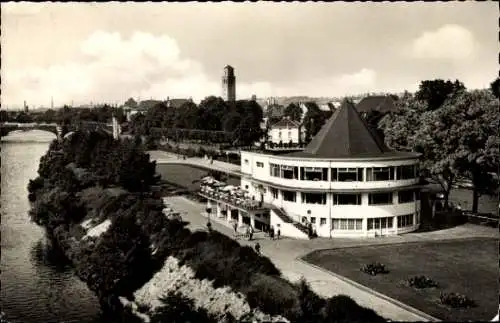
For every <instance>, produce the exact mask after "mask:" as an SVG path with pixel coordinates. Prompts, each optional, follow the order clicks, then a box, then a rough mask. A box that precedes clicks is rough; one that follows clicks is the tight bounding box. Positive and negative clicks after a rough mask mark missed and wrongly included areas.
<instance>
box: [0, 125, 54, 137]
mask: <svg viewBox="0 0 500 323" xmlns="http://www.w3.org/2000/svg"><path fill="white" fill-rule="evenodd" d="M16 130H17V131H19V130H20V131H30V130H42V131H47V132H51V133H53V134H54V135H56V136H57V137H59V136H60V133H61V127H60V126H59V125H57V124H38V123H37V124H32V123H25V124H23V123H3V124H2V125H1V126H0V135H1V136H2V137H4V136H7V135H8V134H9V133H10V132H12V131H16Z"/></svg>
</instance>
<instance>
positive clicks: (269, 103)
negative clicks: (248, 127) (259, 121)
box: [263, 98, 285, 118]
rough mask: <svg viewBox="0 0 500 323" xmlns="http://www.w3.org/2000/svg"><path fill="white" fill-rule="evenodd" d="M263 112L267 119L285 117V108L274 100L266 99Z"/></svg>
mask: <svg viewBox="0 0 500 323" xmlns="http://www.w3.org/2000/svg"><path fill="white" fill-rule="evenodd" d="M263 111H264V114H265V116H266V117H267V118H282V117H283V116H284V115H285V106H284V105H281V104H278V101H277V100H276V98H268V99H267V100H266V104H265V105H264V109H263Z"/></svg>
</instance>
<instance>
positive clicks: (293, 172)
mask: <svg viewBox="0 0 500 323" xmlns="http://www.w3.org/2000/svg"><path fill="white" fill-rule="evenodd" d="M280 177H281V178H286V179H299V168H298V167H297V166H287V165H281V176H280Z"/></svg>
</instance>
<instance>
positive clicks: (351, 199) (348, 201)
mask: <svg viewBox="0 0 500 323" xmlns="http://www.w3.org/2000/svg"><path fill="white" fill-rule="evenodd" d="M333 205H361V194H333Z"/></svg>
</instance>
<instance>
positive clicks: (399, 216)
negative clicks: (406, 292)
mask: <svg viewBox="0 0 500 323" xmlns="http://www.w3.org/2000/svg"><path fill="white" fill-rule="evenodd" d="M419 157H420V155H419V154H416V153H406V152H394V151H391V150H390V149H388V148H387V146H385V144H384V143H383V141H382V140H381V139H380V138H379V137H378V136H377V135H376V134H375V133H373V132H372V131H371V130H370V129H369V127H368V126H367V125H366V124H365V122H364V121H363V120H362V118H361V117H360V115H359V113H358V112H357V111H356V109H355V107H354V106H353V105H352V104H351V103H349V102H347V101H346V102H344V103H343V104H342V106H341V107H340V108H339V109H338V110H337V111H336V112H335V113H334V114H333V115H332V117H331V118H330V119H329V120H328V121H327V122H326V123H325V125H324V126H323V128H322V129H321V130H320V131H319V133H318V134H317V135H316V136H315V137H314V138H313V140H312V141H311V142H310V143H309V145H308V146H307V147H306V149H305V150H304V151H301V152H295V153H291V154H286V155H271V154H262V153H254V152H244V151H242V152H241V173H242V179H241V187H242V188H244V189H245V190H247V191H248V192H249V195H250V196H253V197H254V198H255V199H257V200H260V201H262V202H264V203H265V204H268V205H272V206H273V207H274V208H271V216H270V225H271V226H273V227H276V226H277V227H279V228H281V232H282V235H284V236H295V235H298V236H300V235H301V232H299V231H300V230H297V229H294V228H297V227H298V226H301V225H302V226H305V227H310V228H312V229H313V230H314V231H315V232H316V233H317V235H318V236H321V237H366V236H379V235H395V234H401V233H407V232H411V231H414V230H416V229H417V228H418V227H419V225H420V186H419V176H418V174H419V170H418V165H419ZM277 213H281V214H277ZM284 218H288V219H292V220H293V223H294V225H291V224H290V223H286V222H289V221H284V220H283V219H284Z"/></svg>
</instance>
